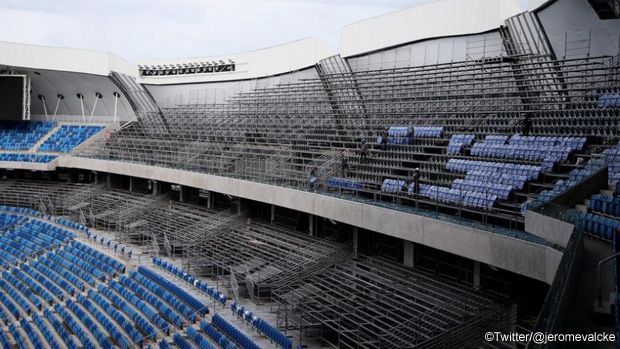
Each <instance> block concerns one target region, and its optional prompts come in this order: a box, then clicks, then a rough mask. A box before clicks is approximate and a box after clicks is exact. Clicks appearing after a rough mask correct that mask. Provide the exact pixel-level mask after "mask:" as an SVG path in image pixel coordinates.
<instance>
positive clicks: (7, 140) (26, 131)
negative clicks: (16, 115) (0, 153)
mask: <svg viewBox="0 0 620 349" xmlns="http://www.w3.org/2000/svg"><path fill="white" fill-rule="evenodd" d="M55 126H56V123H55V122H53V121H3V122H0V149H1V150H29V149H30V148H32V147H34V145H35V144H36V143H37V142H38V141H39V140H41V139H42V138H43V136H45V135H46V134H47V133H48V132H49V131H51V130H52V129H53V128H54V127H55Z"/></svg>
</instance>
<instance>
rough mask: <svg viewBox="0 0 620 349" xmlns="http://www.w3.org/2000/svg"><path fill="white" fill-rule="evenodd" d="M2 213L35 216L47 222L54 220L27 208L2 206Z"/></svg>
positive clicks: (0, 207) (0, 209)
mask: <svg viewBox="0 0 620 349" xmlns="http://www.w3.org/2000/svg"><path fill="white" fill-rule="evenodd" d="M0 211H3V212H8V213H19V214H23V215H26V216H33V217H37V218H42V219H46V220H51V218H52V216H50V215H48V214H45V213H43V212H40V211H37V210H33V209H31V208H26V207H14V206H5V205H0Z"/></svg>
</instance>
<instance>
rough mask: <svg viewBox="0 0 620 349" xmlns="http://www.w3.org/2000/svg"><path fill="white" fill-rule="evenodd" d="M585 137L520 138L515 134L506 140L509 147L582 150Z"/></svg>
mask: <svg viewBox="0 0 620 349" xmlns="http://www.w3.org/2000/svg"><path fill="white" fill-rule="evenodd" d="M586 142H587V138H586V137H556V136H522V135H519V134H516V135H514V136H512V137H510V140H508V144H509V145H513V146H525V147H560V148H571V149H575V150H582V149H583V147H584V146H585V145H586Z"/></svg>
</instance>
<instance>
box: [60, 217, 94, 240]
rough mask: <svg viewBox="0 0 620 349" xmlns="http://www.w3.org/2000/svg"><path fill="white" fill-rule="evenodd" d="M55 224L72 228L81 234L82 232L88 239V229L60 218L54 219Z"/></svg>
mask: <svg viewBox="0 0 620 349" xmlns="http://www.w3.org/2000/svg"><path fill="white" fill-rule="evenodd" d="M55 222H56V223H58V224H62V225H64V226H67V227H69V228H73V229H75V230H79V231H81V232H83V233H84V234H86V235H87V236H89V237H90V234H88V232H89V229H88V227H85V226H83V225H82V224H79V223H76V222H74V221H72V220H68V219H66V218H62V217H56V218H55Z"/></svg>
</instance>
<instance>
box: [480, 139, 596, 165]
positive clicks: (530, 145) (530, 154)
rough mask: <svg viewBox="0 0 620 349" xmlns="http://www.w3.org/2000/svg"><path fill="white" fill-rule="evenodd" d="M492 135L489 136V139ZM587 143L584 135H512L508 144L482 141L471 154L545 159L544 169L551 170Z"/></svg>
mask: <svg viewBox="0 0 620 349" xmlns="http://www.w3.org/2000/svg"><path fill="white" fill-rule="evenodd" d="M489 137H490V136H487V139H489ZM585 143H586V139H585V138H583V137H579V138H575V137H535V136H532V137H522V136H519V135H515V136H512V137H511V138H510V140H509V141H508V144H503V143H501V141H499V140H497V139H494V140H493V141H492V142H491V143H486V142H480V143H476V144H474V145H473V147H472V149H471V155H475V156H484V157H496V158H506V159H521V160H529V161H543V163H542V169H543V170H544V171H550V170H552V169H553V166H554V165H555V164H556V163H558V162H559V161H564V160H566V159H567V158H568V156H569V155H570V154H571V153H572V152H574V151H576V150H582V149H583V147H584V145H585Z"/></svg>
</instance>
